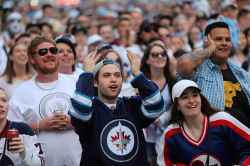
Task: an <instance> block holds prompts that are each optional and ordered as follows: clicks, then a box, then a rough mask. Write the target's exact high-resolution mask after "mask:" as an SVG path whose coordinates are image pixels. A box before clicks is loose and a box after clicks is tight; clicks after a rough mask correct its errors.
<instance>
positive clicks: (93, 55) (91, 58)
mask: <svg viewBox="0 0 250 166" xmlns="http://www.w3.org/2000/svg"><path fill="white" fill-rule="evenodd" d="M100 58H101V54H97V50H95V51H93V52H90V53H89V54H88V55H87V56H86V57H85V58H84V61H83V68H84V71H85V72H93V70H94V68H95V65H96V62H97V61H98V60H99V59H100Z"/></svg>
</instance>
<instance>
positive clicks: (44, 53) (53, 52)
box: [37, 47, 58, 56]
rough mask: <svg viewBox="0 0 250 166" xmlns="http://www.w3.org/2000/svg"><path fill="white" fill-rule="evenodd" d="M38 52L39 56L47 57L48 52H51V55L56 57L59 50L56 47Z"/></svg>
mask: <svg viewBox="0 0 250 166" xmlns="http://www.w3.org/2000/svg"><path fill="white" fill-rule="evenodd" d="M37 52H38V55H39V56H45V55H46V54H48V52H50V53H51V54H54V55H56V54H57V52H58V49H57V48H56V47H50V48H41V49H39V50H38V51H37Z"/></svg>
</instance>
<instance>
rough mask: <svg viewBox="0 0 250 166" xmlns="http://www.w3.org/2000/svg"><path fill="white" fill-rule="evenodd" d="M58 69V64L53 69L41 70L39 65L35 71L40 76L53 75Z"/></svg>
mask: <svg viewBox="0 0 250 166" xmlns="http://www.w3.org/2000/svg"><path fill="white" fill-rule="evenodd" d="M58 68H59V62H57V63H56V65H55V67H54V68H49V69H48V68H41V67H40V66H39V65H37V66H36V70H37V71H39V72H40V73H42V74H53V73H55V72H56V71H57V70H58Z"/></svg>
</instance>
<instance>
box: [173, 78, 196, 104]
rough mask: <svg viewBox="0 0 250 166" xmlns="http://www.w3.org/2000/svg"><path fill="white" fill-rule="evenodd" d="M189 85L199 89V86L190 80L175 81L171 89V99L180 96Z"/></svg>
mask: <svg viewBox="0 0 250 166" xmlns="http://www.w3.org/2000/svg"><path fill="white" fill-rule="evenodd" d="M191 87H193V88H197V89H199V90H200V88H199V86H198V85H197V84H196V83H195V82H194V81H191V80H181V81H178V82H177V83H175V84H174V86H173V89H172V100H173V101H174V99H175V98H176V97H180V96H181V95H182V93H183V92H184V91H185V90H186V89H187V88H191Z"/></svg>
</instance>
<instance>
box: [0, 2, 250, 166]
mask: <svg viewBox="0 0 250 166" xmlns="http://www.w3.org/2000/svg"><path fill="white" fill-rule="evenodd" d="M6 1H7V0H6ZM13 2H14V1H13ZM2 16H3V17H2V20H1V21H2V32H1V34H0V75H1V77H0V88H3V89H5V91H6V92H7V94H8V96H9V97H10V98H11V97H12V96H13V95H15V90H16V88H17V87H18V86H20V85H21V84H22V83H23V82H25V81H27V80H31V79H32V78H34V77H35V76H37V70H38V69H37V68H36V67H35V65H39V64H36V63H32V62H31V61H30V60H29V56H28V47H29V45H30V43H31V41H32V40H33V39H35V38H36V37H39V36H43V37H45V38H46V39H48V40H53V41H54V42H55V43H56V47H57V49H58V52H57V56H58V59H59V67H58V71H59V73H61V74H62V75H63V77H67V79H68V78H69V81H68V82H67V85H69V84H70V83H69V82H71V83H72V84H74V86H75V84H76V82H77V80H78V76H79V75H80V74H81V73H82V72H84V70H83V69H84V68H83V64H84V63H83V62H84V58H85V57H86V56H87V55H88V54H89V53H91V52H92V51H97V52H98V53H99V54H102V56H103V57H108V58H110V59H113V60H114V61H118V62H119V63H120V64H121V66H122V67H123V85H122V90H121V93H120V96H128V97H129V96H133V95H136V94H137V93H138V91H137V90H136V89H134V88H133V87H132V86H131V84H130V80H132V79H133V76H132V74H131V65H130V63H129V59H128V54H130V53H131V54H135V55H137V56H138V57H139V58H140V59H141V71H142V72H143V73H144V74H145V76H146V77H147V78H149V79H151V80H153V81H154V82H155V83H156V84H157V85H158V87H159V88H160V90H161V93H162V95H163V98H164V100H165V106H166V112H165V113H164V114H163V115H161V116H160V117H159V118H158V119H157V120H156V121H155V122H154V123H152V124H151V125H150V126H149V127H148V128H146V129H145V130H144V135H145V138H146V140H147V142H148V145H147V154H148V161H149V162H150V163H151V165H156V158H157V154H156V151H157V150H158V148H157V146H156V149H155V143H156V142H157V141H158V139H159V138H160V137H161V135H162V133H163V131H164V130H165V128H166V126H167V125H168V123H167V122H168V120H169V118H170V114H169V111H168V110H169V109H170V108H171V106H172V100H171V95H170V94H171V89H172V86H173V84H174V82H175V80H176V79H178V75H176V73H177V71H178V70H179V69H178V68H177V66H178V65H177V63H178V59H179V58H180V57H182V56H183V55H184V54H187V53H190V52H195V51H197V50H199V49H203V48H204V47H205V46H206V40H208V39H207V38H206V37H205V35H204V30H205V28H206V27H207V25H208V24H209V23H211V22H213V21H214V20H220V21H223V22H226V23H227V24H228V25H229V28H230V35H231V41H232V45H233V47H232V49H231V50H230V57H229V61H230V62H231V63H233V64H235V65H236V66H238V67H240V68H242V69H244V70H245V71H247V72H250V21H249V20H250V1H247V0H246V1H245V0H242V1H241V0H238V1H236V0H223V1H222V0H199V1H196V0H180V1H159V2H154V3H132V2H130V3H128V4H123V3H120V2H117V3H104V2H102V3H97V4H95V6H93V7H92V8H80V7H78V6H67V7H58V6H54V5H52V4H47V3H45V4H41V5H37V6H32V5H31V4H29V3H22V4H16V3H12V5H10V6H7V7H6V6H2ZM110 50H112V51H110ZM47 51H48V50H47ZM49 51H50V52H51V53H53V50H49ZM39 54H40V53H39ZM42 54H43V53H42V52H41V54H40V55H41V56H42ZM181 72H182V73H185V71H181ZM186 76H187V75H186ZM63 79H64V80H65V79H66V78H63ZM249 81H250V80H249ZM36 85H38V86H40V89H41V88H42V89H44V85H40V83H39V82H38V83H37V82H36ZM54 86H56V83H55V84H53V85H52V86H50V87H48V86H47V87H46V88H48V89H49V88H52V89H53V88H54ZM71 87H72V89H70V88H71ZM48 89H47V90H48ZM64 90H65V91H67V93H69V94H70V95H72V93H71V92H72V91H74V89H73V86H72V85H70V86H67V88H66V89H64ZM30 91H32V87H31V88H30ZM27 93H28V92H27ZM24 97H25V96H24ZM28 100H32V99H28ZM51 106H56V104H54V105H53V103H52V104H51ZM56 107H57V109H62V108H61V107H66V106H64V105H62V106H60V105H57V106H56ZM33 129H34V128H33Z"/></svg>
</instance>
